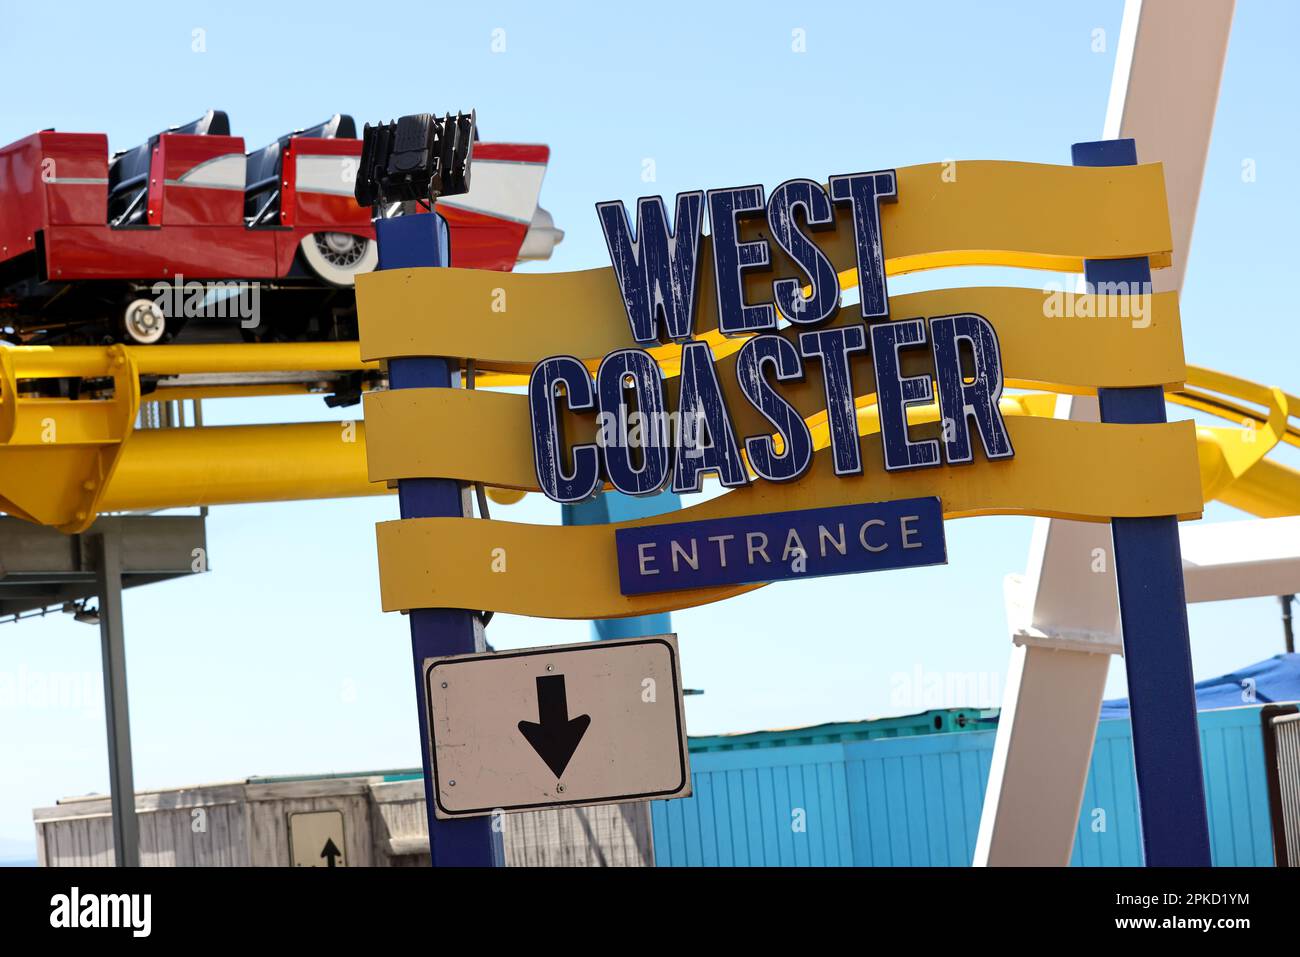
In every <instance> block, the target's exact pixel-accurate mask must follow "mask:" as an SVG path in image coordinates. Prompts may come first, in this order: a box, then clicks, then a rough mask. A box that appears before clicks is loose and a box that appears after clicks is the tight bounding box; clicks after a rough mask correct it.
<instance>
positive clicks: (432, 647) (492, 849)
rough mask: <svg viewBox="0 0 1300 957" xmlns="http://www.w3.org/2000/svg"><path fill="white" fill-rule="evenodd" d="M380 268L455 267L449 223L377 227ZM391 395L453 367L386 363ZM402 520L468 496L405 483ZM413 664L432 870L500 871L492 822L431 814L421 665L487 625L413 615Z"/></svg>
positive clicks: (418, 219)
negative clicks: (475, 869) (453, 818)
mask: <svg viewBox="0 0 1300 957" xmlns="http://www.w3.org/2000/svg"><path fill="white" fill-rule="evenodd" d="M375 227H376V235H377V237H378V241H379V267H378V268H379V269H380V270H384V269H407V268H410V267H412V266H446V265H447V264H448V262H449V261H450V250H449V249H448V236H447V224H446V223H445V222H444V221H443V219H442V217H441V216H439V215H438V214H437V213H433V212H430V213H426V214H424V215H418V216H399V217H397V218H395V219H381V220H378V221H377V222H376V224H375ZM388 382H389V388H390V389H394V390H396V389H447V388H450V387H451V385H452V366H451V363H450V362H449V361H448V360H447V359H444V358H415V359H393V360H391V361H390V362H389V363H388ZM397 496H398V502H399V508H400V510H401V514H402V518H404V519H409V518H431V517H434V516H446V515H450V516H455V517H458V518H459V517H464V516H465V515H466V498H465V489H464V487H463V486H462V485H461V483H459V482H455V481H452V480H450V479H437V478H419V479H402V480H401V481H399V482H398V483H397ZM409 617H410V620H411V657H412V659H413V661H414V664H415V694H416V699H417V702H416V703H417V706H418V707H419V712H420V753H421V755H422V757H423V761H424V798H425V804H426V808H427V811H428V818H429V856H430V863H431V864H432V865H433V866H434V867H494V866H495V867H500V866H502V865H503V864H504V860H505V857H504V851H503V847H502V843H501V835H500V834H499V833H497V832H494V831H493V830H492V826H491V822H490V821H489V820H488V819H487V818H474V819H469V820H460V821H447V820H442V819H440V818H437V817H436V816H435V815H434V813H433V809H434V800H433V777H432V770H431V768H430V765H429V728H428V723H427V721H426V718H425V716H426V714H427V710H426V702H425V695H424V691H425V687H424V680H423V677H424V676H423V674H422V671H423V664H424V661H425V659H426V658H434V657H438V656H441V655H457V654H465V653H469V652H476V651H484V650H486V647H487V645H486V643H485V641H484V638H483V629H482V626H481V625H480V624H479V623H478V622H477V621H476V620H475V616H474V613H473V612H470V611H463V610H461V609H456V608H412V609H411V611H410V616H409Z"/></svg>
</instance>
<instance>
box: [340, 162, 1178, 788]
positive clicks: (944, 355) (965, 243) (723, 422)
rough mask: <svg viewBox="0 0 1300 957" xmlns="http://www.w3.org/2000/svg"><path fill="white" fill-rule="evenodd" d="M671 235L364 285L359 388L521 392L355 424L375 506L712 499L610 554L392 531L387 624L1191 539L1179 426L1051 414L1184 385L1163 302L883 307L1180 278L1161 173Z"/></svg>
mask: <svg viewBox="0 0 1300 957" xmlns="http://www.w3.org/2000/svg"><path fill="white" fill-rule="evenodd" d="M669 210H670V204H669V203H668V202H666V201H665V200H664V199H663V198H662V197H647V198H643V199H640V200H638V201H637V203H636V205H635V208H634V209H631V210H629V209H628V208H627V207H626V206H625V205H624V204H623V203H622V202H618V201H611V202H601V203H598V204H596V217H595V218H596V221H597V224H598V225H599V228H600V229H601V231H602V233H603V235H604V237H605V240H606V244H607V247H608V251H609V256H610V262H611V265H610V266H608V267H605V268H597V269H590V270H585V271H580V272H569V273H555V274H546V275H539V274H523V273H520V274H513V273H512V274H499V273H485V272H478V271H473V270H463V269H451V268H436V269H435V268H415V269H391V270H387V271H383V272H376V273H372V274H369V275H366V276H362V277H359V278H358V282H357V297H358V305H359V310H360V328H361V337H360V338H361V351H362V356H363V358H365V359H368V360H385V359H392V358H406V357H415V356H437V357H450V358H451V359H452V361H454V362H468V361H470V360H472V361H473V362H474V363H475V366H476V370H477V373H478V375H477V381H478V383H479V384H480V385H483V386H493V385H515V386H522V387H524V391H523V393H522V394H520V393H506V392H499V391H490V390H488V389H485V388H478V389H463V388H450V389H429V388H423V389H422V388H408V389H401V390H394V391H386V392H375V393H371V394H369V395H367V396H366V397H365V409H366V423H367V428H368V440H367V441H368V449H367V454H368V460H369V474H370V479H371V480H372V481H374V482H391V481H394V480H401V479H416V478H442V479H454V480H457V481H461V482H475V483H481V484H483V485H487V486H491V487H498V488H503V489H513V490H519V491H523V492H541V493H543V494H545V495H546V496H547V497H548V498H550V499H552V500H554V501H557V502H578V501H582V500H584V499H586V498H589V497H591V496H593V495H596V494H598V493H600V492H602V491H605V490H617V491H620V492H624V493H627V494H631V495H651V494H655V493H656V492H659V491H661V490H662V489H665V488H672V489H673V490H675V491H677V492H682V493H686V492H698V491H700V490H701V489H702V488H703V483H704V481H705V480H706V479H708V480H716V481H717V482H718V483H719V484H720V485H721V486H722V487H723V488H724V489H725V493H724V494H722V495H718V496H715V497H712V498H709V499H708V500H706V501H700V502H698V503H697V504H694V505H691V506H689V507H686V508H683V509H681V510H680V511H677V512H672V513H669V514H667V515H660V516H654V517H649V518H642V519H637V520H632V521H625V522H616V523H611V524H608V525H595V526H570V527H555V526H542V525H529V524H520V523H515V522H508V521H500V520H480V519H474V518H470V517H438V518H411V519H403V520H400V521H392V522H384V523H381V524H379V526H378V528H377V537H378V551H379V566H380V580H381V594H382V601H383V607H384V608H385V610H389V611H395V610H406V609H417V608H461V609H491V610H493V611H503V612H507V613H512V614H520V615H532V616H538V617H548V618H569V619H590V618H616V617H624V616H635V615H649V614H655V613H660V612H666V611H675V610H678V609H682V608H686V607H691V606H695V605H701V604H705V603H708V602H713V601H718V600H721V599H725V598H730V597H732V596H735V595H739V594H741V593H743V592H746V591H750V590H752V589H754V588H759V587H764V586H765V585H766V584H768V583H772V582H776V581H781V580H788V579H797V578H801V577H815V576H821V575H837V574H845V573H851V572H862V571H878V570H884V569H896V568H903V567H910V566H919V565H928V564H939V563H943V562H945V561H946V560H947V558H946V548H945V545H944V538H943V529H944V522H945V521H946V520H949V519H957V518H966V517H971V516H981V515H1006V514H1017V515H1040V516H1050V517H1059V518H1067V519H1073V520H1079V521H1091V522H1109V521H1111V520H1113V519H1116V518H1121V519H1123V518H1141V517H1156V516H1177V517H1180V518H1192V517H1198V516H1199V515H1200V513H1201V509H1202V497H1201V488H1200V481H1199V467H1198V461H1197V449H1196V434H1195V426H1194V424H1193V423H1192V422H1190V421H1182V422H1173V423H1166V422H1145V423H1140V422H1135V421H1133V420H1129V421H1128V422H1125V423H1123V424H1120V423H1116V422H1083V421H1072V420H1069V419H1058V418H1054V417H1053V411H1054V408H1055V404H1056V398H1057V396H1059V395H1070V394H1084V395H1089V394H1097V393H1098V392H1099V390H1124V389H1137V388H1151V387H1154V388H1155V389H1171V388H1176V387H1178V386H1179V385H1181V383H1182V382H1183V380H1184V378H1185V366H1184V360H1183V345H1182V336H1181V330H1180V324H1179V313H1178V299H1177V294H1176V293H1153V292H1152V291H1151V289H1150V284H1149V283H1140V284H1131V285H1125V284H1122V283H1121V284H1112V285H1102V284H1096V285H1093V286H1091V287H1090V288H1089V289H1088V290H1087V291H1085V292H1081V293H1078V294H1065V293H1062V292H1060V291H1055V292H1047V291H1044V290H1042V289H1033V288H1019V287H982V288H980V287H976V288H953V289H934V290H931V291H926V292H918V293H912V294H908V295H898V296H890V295H889V290H888V278H889V277H890V276H892V275H898V274H902V273H908V272H915V271H919V270H929V269H942V268H946V267H951V266H967V265H982V266H1013V267H1020V268H1031V269H1041V270H1048V271H1054V272H1056V271H1073V272H1082V271H1083V270H1084V267H1085V263H1090V262H1095V261H1098V260H1117V261H1140V262H1149V263H1150V265H1151V266H1152V267H1154V268H1161V267H1165V266H1168V265H1169V264H1170V260H1171V246H1172V241H1171V238H1170V229H1169V214H1168V209H1167V206H1166V201H1165V189H1164V177H1163V172H1162V169H1161V167H1160V166H1159V165H1158V164H1156V165H1133V166H1115V167H1105V168H1102V167H1096V168H1093V167H1086V166H1077V167H1069V166H1050V165H1041V164H1028V163H1015V162H1001V161H996V162H994V161H963V162H962V163H961V168H960V175H958V176H957V177H955V178H954V177H952V176H950V175H945V167H944V166H943V165H942V164H937V163H936V164H930V165H922V166H913V167H904V168H899V169H884V170H875V171H871V172H863V173H845V174H834V175H831V176H828V177H825V178H824V179H791V180H788V181H786V182H784V183H782V184H781V185H779V186H778V187H776V188H775V189H773V190H772V191H771V193H770V194H769V193H767V192H766V191H765V190H764V188H763V187H761V186H742V187H735V188H725V189H712V190H709V191H707V192H705V191H703V190H696V191H693V192H685V193H681V194H679V195H678V196H677V197H676V198H675V200H674V201H673V202H672V204H671V210H672V214H671V216H670V213H669ZM706 220H707V223H708V231H707V233H706V231H705V222H706ZM845 290H856V294H857V302H855V303H853V304H851V305H848V306H845V305H844V304H843V301H842V299H843V293H844V291H845ZM552 687H554V686H552ZM538 690H540V689H538ZM431 693H432V692H431ZM534 693H536V691H534ZM549 694H552V695H553V694H554V693H553V692H551V693H549ZM550 700H552V701H553V700H554V698H553V697H552V698H551V699H550ZM567 700H568V703H569V705H570V711H571V712H572V711H573V709H575V708H577V709H581V708H584V707H586V706H585V705H582V704H579V703H578V702H577V701H576V700H575V698H574V697H573V694H572V692H569V693H568V698H567ZM583 713H585V712H583ZM517 720H523V719H522V718H520V719H517ZM529 720H533V719H531V718H530V719H529ZM570 720H572V718H570ZM593 721H594V718H593ZM593 727H594V724H593ZM515 738H516V740H513V743H512V747H514V748H515V749H517V750H518V751H519V752H520V753H521V754H522V753H525V752H524V749H525V748H526V745H527V741H526V740H524V738H526V736H520V735H516V736H515ZM578 753H580V752H578ZM444 760H445V759H444ZM512 760H513V758H512ZM574 760H577V758H575V759H574ZM551 770H552V771H554V768H552V769H551ZM482 773H483V774H489V773H494V772H491V771H490V770H489V769H487V768H484V769H483V771H482ZM559 777H561V778H562V776H559ZM465 780H467V779H466V777H465V772H463V771H462V772H460V774H459V776H458V777H457V782H458V783H457V787H463V783H464V781H465ZM462 793H463V792H462ZM439 795H440V798H439V799H440V800H443V799H445V798H446V796H447V790H446V789H442V788H440V791H439ZM559 797H560V795H559V794H558V793H555V794H553V795H551V798H559ZM458 800H463V799H458ZM548 800H550V799H548ZM552 803H555V802H554V801H552ZM482 805H483V801H482V799H479V800H471V801H467V802H466V803H464V804H462V805H459V806H461V807H471V806H472V807H479V806H482Z"/></svg>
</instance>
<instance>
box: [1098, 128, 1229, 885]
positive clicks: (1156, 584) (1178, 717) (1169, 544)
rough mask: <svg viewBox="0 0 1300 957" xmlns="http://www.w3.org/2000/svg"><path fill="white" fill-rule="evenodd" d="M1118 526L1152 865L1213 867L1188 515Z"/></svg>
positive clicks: (1117, 158) (1124, 401)
mask: <svg viewBox="0 0 1300 957" xmlns="http://www.w3.org/2000/svg"><path fill="white" fill-rule="evenodd" d="M1073 159H1074V165H1075V166H1135V165H1137V147H1136V145H1135V144H1134V141H1133V140H1131V139H1128V140H1102V141H1100V142H1094V143H1076V144H1075V145H1074V147H1073ZM1083 275H1084V280H1085V281H1086V283H1087V284H1088V288H1089V290H1095V289H1096V288H1097V286H1098V284H1100V283H1124V284H1125V285H1126V286H1128V287H1129V288H1130V289H1131V288H1133V287H1134V286H1138V288H1140V289H1142V290H1146V289H1149V288H1150V286H1149V283H1150V282H1151V264H1150V261H1149V260H1148V259H1146V258H1145V257H1143V258H1140V259H1099V260H1087V261H1086V262H1085V263H1084V272H1083ZM1098 399H1099V402H1100V406H1101V421H1103V422H1115V423H1125V424H1136V423H1144V422H1164V421H1166V419H1165V397H1164V391H1163V390H1162V389H1161V388H1160V387H1158V386H1155V387H1146V388H1136V389H1101V390H1099V392H1098ZM1121 467H1122V466H1121ZM1134 481H1139V482H1153V481H1154V482H1158V481H1160V477H1159V476H1154V475H1141V476H1134ZM1110 524H1111V538H1112V543H1113V546H1114V552H1115V578H1116V581H1117V583H1118V586H1119V614H1120V624H1121V626H1122V629H1123V632H1124V668H1125V670H1126V671H1127V673H1128V692H1129V710H1130V714H1131V716H1132V722H1133V760H1134V764H1135V765H1136V770H1137V788H1138V803H1139V805H1140V808H1141V818H1142V847H1143V850H1144V851H1145V853H1146V863H1147V865H1148V866H1151V867H1171V866H1172V867H1180V866H1181V867H1209V866H1210V863H1211V861H1210V827H1209V821H1208V819H1207V816H1206V810H1205V784H1204V777H1203V772H1202V770H1201V746H1200V735H1199V731H1198V728H1197V722H1196V693H1195V689H1194V687H1193V682H1192V652H1191V646H1190V643H1189V640H1188V632H1187V596H1186V595H1185V594H1184V591H1183V557H1182V547H1181V545H1180V543H1179V540H1178V520H1177V518H1176V517H1174V516H1163V517H1157V518H1115V519H1112V520H1111V523H1110Z"/></svg>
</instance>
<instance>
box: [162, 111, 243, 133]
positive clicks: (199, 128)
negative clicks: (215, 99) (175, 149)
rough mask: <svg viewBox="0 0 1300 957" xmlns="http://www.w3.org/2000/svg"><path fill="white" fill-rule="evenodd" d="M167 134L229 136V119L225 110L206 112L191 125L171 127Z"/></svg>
mask: <svg viewBox="0 0 1300 957" xmlns="http://www.w3.org/2000/svg"><path fill="white" fill-rule="evenodd" d="M167 132H168V133H189V134H192V135H195V136H229V135H230V117H229V116H227V115H226V111H225V110H208V112H206V113H204V114H203V115H202V116H200V117H199V118H198V119H197V120H195V121H194V122H193V123H185V124H183V125H181V126H173V127H172V128H171V129H169V130H168V131H167Z"/></svg>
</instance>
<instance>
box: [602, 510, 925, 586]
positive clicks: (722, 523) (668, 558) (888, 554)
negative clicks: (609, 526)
mask: <svg viewBox="0 0 1300 957" xmlns="http://www.w3.org/2000/svg"><path fill="white" fill-rule="evenodd" d="M614 538H615V547H616V550H617V552H618V580H619V587H620V590H621V591H622V593H623V594H624V595H644V594H647V593H649V592H661V591H678V590H681V589H684V588H703V587H706V586H711V585H749V584H754V583H757V582H773V581H783V580H785V579H789V578H819V577H822V576H825V575H848V574H851V573H854V572H874V571H882V570H884V569H886V568H915V567H917V566H920V565H943V564H946V563H947V561H948V549H947V544H946V542H945V540H944V534H943V508H942V506H941V505H940V504H939V499H938V498H934V497H929V498H904V499H897V500H895V501H892V502H874V503H872V504H864V505H840V506H836V507H834V508H809V509H801V510H799V511H796V512H774V513H772V514H768V515H750V516H745V517H739V518H715V519H705V520H704V521H699V522H677V523H673V524H669V525H639V526H636V527H635V528H620V529H619V530H618V531H617V532H615V534H614Z"/></svg>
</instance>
